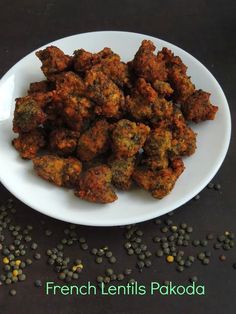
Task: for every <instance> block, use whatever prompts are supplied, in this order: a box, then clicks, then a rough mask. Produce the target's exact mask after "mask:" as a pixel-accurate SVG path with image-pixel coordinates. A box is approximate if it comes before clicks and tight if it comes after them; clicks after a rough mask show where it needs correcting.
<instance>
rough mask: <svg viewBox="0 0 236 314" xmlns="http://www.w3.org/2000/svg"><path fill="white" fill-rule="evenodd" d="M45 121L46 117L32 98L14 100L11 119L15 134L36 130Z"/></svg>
mask: <svg viewBox="0 0 236 314" xmlns="http://www.w3.org/2000/svg"><path fill="white" fill-rule="evenodd" d="M45 120H46V115H45V113H44V112H43V111H42V109H41V107H40V106H39V104H38V103H37V102H36V101H35V99H34V98H33V97H32V96H25V97H21V98H17V99H16V106H15V111H14V119H13V131H14V132H15V133H21V132H29V131H32V130H34V129H36V128H37V127H38V126H40V125H41V124H43V123H44V122H45Z"/></svg>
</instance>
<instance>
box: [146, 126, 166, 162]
mask: <svg viewBox="0 0 236 314" xmlns="http://www.w3.org/2000/svg"><path fill="white" fill-rule="evenodd" d="M171 141H172V134H171V131H170V130H168V129H165V128H161V127H160V128H154V129H152V131H151V132H150V133H149V135H148V138H147V140H146V143H145V145H144V151H145V153H146V154H147V155H148V156H159V157H163V156H165V155H166V154H167V152H168V151H169V150H170V149H171Z"/></svg>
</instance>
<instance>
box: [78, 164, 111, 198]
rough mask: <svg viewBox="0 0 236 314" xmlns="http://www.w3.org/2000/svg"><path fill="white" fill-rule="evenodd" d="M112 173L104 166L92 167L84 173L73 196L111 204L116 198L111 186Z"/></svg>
mask: <svg viewBox="0 0 236 314" xmlns="http://www.w3.org/2000/svg"><path fill="white" fill-rule="evenodd" d="M111 180H112V172H111V169H110V168H109V167H107V166H106V165H100V166H97V167H93V168H90V169H88V170H87V171H86V172H84V173H83V174H82V176H81V178H80V181H79V189H77V190H76V191H75V195H76V196H78V197H80V198H82V199H84V200H87V201H90V202H96V203H111V202H114V201H115V200H117V196H116V194H115V192H114V190H113V188H112V186H111Z"/></svg>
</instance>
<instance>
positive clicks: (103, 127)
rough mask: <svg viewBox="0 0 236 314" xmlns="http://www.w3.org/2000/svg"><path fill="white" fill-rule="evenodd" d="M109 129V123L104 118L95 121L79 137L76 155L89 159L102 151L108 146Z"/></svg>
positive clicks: (85, 159)
mask: <svg viewBox="0 0 236 314" xmlns="http://www.w3.org/2000/svg"><path fill="white" fill-rule="evenodd" d="M109 130H110V125H109V123H108V122H107V121H106V120H99V121H97V122H96V123H95V124H94V125H93V126H92V127H91V128H89V129H88V130H87V131H86V132H84V133H83V134H82V135H81V137H80V138H79V141H78V147H77V156H78V157H79V158H80V159H81V160H83V161H89V160H92V159H94V158H95V157H96V156H98V155H100V154H102V153H104V152H105V151H106V150H107V149H108V147H109Z"/></svg>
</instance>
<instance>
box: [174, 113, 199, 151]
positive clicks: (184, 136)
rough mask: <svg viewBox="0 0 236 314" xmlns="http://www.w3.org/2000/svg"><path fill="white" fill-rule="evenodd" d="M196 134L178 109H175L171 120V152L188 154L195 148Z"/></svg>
mask: <svg viewBox="0 0 236 314" xmlns="http://www.w3.org/2000/svg"><path fill="white" fill-rule="evenodd" d="M196 136H197V134H196V133H194V131H193V130H192V129H191V128H190V127H189V126H188V125H187V124H186V122H185V120H184V117H183V115H182V113H181V111H180V110H178V109H176V110H175V113H174V115H173V120H172V144H171V154H172V155H174V156H190V155H192V154H194V152H195V150H196Z"/></svg>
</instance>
